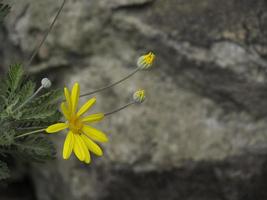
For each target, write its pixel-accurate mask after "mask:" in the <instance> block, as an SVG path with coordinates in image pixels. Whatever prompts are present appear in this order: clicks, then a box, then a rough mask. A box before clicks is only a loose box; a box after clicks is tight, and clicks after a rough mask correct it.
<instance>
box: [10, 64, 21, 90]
mask: <svg viewBox="0 0 267 200" xmlns="http://www.w3.org/2000/svg"><path fill="white" fill-rule="evenodd" d="M23 74H24V71H23V69H22V66H21V65H20V64H15V65H11V66H10V69H9V73H8V86H9V88H10V89H11V93H12V92H15V91H16V89H18V87H19V86H20V83H21V81H22V78H23Z"/></svg>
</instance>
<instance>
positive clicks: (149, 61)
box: [144, 52, 155, 65]
mask: <svg viewBox="0 0 267 200" xmlns="http://www.w3.org/2000/svg"><path fill="white" fill-rule="evenodd" d="M154 59H155V55H154V54H153V53H151V52H150V53H149V54H148V55H146V56H145V57H144V60H145V63H146V64H149V65H151V64H153V62H154Z"/></svg>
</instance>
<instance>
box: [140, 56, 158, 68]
mask: <svg viewBox="0 0 267 200" xmlns="http://www.w3.org/2000/svg"><path fill="white" fill-rule="evenodd" d="M155 58H156V56H155V54H154V53H152V52H149V53H148V54H145V55H143V56H140V57H139V58H138V60H137V66H138V67H139V68H140V69H149V68H150V67H151V66H152V65H153V63H154V61H155Z"/></svg>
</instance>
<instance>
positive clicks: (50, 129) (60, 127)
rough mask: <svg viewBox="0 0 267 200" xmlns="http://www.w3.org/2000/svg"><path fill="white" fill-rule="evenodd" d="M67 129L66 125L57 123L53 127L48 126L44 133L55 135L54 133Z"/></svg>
mask: <svg viewBox="0 0 267 200" xmlns="http://www.w3.org/2000/svg"><path fill="white" fill-rule="evenodd" d="M68 127H69V126H68V124H66V123H57V124H53V125H51V126H49V127H48V128H47V129H46V130H45V131H46V132H47V133H55V132H58V131H61V130H64V129H66V128H68Z"/></svg>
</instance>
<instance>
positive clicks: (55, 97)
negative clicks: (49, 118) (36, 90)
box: [31, 89, 63, 106]
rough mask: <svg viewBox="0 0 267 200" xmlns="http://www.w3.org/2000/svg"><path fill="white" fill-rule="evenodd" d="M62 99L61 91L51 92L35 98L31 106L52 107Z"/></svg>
mask: <svg viewBox="0 0 267 200" xmlns="http://www.w3.org/2000/svg"><path fill="white" fill-rule="evenodd" d="M62 98H63V91H62V90H59V89H58V90H52V91H50V92H47V93H45V94H43V95H41V96H40V97H36V98H35V99H34V100H33V101H32V102H31V106H38V105H42V106H44V105H47V106H48V105H54V104H57V103H58V102H59V101H60V100H61V99H62Z"/></svg>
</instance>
